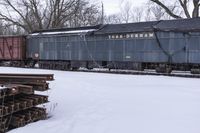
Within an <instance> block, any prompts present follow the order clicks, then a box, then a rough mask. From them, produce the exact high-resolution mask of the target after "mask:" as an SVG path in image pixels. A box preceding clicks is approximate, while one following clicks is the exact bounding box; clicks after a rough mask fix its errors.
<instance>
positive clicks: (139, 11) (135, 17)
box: [132, 6, 144, 22]
mask: <svg viewBox="0 0 200 133" xmlns="http://www.w3.org/2000/svg"><path fill="white" fill-rule="evenodd" d="M143 13H144V8H143V7H142V6H141V7H135V8H133V10H132V21H133V22H141V21H142V20H143Z"/></svg>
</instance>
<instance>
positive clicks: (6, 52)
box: [0, 36, 26, 61]
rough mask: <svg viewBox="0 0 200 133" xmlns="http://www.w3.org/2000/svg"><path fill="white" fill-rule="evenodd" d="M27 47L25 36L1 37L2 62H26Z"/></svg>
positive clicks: (0, 58) (0, 52)
mask: <svg viewBox="0 0 200 133" xmlns="http://www.w3.org/2000/svg"><path fill="white" fill-rule="evenodd" d="M25 47H26V38H25V36H0V60H1V61H2V60H4V61H19V60H20V61H21V60H24V59H25V56H26V52H25V50H26V49H25Z"/></svg>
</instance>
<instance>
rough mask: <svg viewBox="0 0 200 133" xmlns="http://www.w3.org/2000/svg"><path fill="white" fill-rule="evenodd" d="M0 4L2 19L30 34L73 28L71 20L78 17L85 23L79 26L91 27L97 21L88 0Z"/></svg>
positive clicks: (3, 0) (8, 1)
mask: <svg viewBox="0 0 200 133" xmlns="http://www.w3.org/2000/svg"><path fill="white" fill-rule="evenodd" d="M0 4H1V9H0V19H1V20H4V21H6V22H7V23H10V24H13V25H15V26H17V27H21V28H22V29H24V31H26V32H28V33H30V32H32V31H34V30H40V29H49V28H61V27H64V26H65V27H66V26H71V25H70V23H71V20H73V19H77V18H76V17H77V16H79V18H80V19H79V21H80V20H82V21H84V22H79V25H90V24H93V23H94V22H91V21H96V19H97V18H96V17H95V18H94V14H95V15H96V12H97V11H98V8H96V6H95V5H90V4H89V3H88V2H86V0H45V1H41V0H28V1H27V0H0ZM81 13H82V14H81ZM80 14H81V15H80ZM80 16H81V17H80ZM86 17H87V20H86ZM86 21H88V22H86ZM86 23H87V24H86ZM77 25H78V24H77Z"/></svg>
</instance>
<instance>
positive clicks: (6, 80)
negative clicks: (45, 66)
mask: <svg viewBox="0 0 200 133" xmlns="http://www.w3.org/2000/svg"><path fill="white" fill-rule="evenodd" d="M53 76H54V75H53V74H7V73H3V74H0V133H5V132H7V131H9V130H11V129H15V128H19V127H22V126H25V125H27V124H29V123H32V122H35V121H38V120H42V119H45V118H47V112H46V109H45V108H41V107H38V105H42V104H45V103H47V102H49V101H48V96H46V95H38V94H35V91H47V90H48V89H49V86H47V85H48V83H47V81H52V80H54V77H53Z"/></svg>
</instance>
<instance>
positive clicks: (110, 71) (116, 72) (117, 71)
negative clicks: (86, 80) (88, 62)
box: [77, 69, 200, 78]
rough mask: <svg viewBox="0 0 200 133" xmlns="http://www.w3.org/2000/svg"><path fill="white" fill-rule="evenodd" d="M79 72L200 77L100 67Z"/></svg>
mask: <svg viewBox="0 0 200 133" xmlns="http://www.w3.org/2000/svg"><path fill="white" fill-rule="evenodd" d="M77 71H78V72H93V73H109V74H127V75H152V76H170V77H182V78H200V74H189V73H186V72H182V71H180V72H177V73H176V72H174V73H157V72H154V71H146V70H145V71H131V70H130V71H129V70H115V69H113V70H108V69H99V70H87V69H80V70H77Z"/></svg>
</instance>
